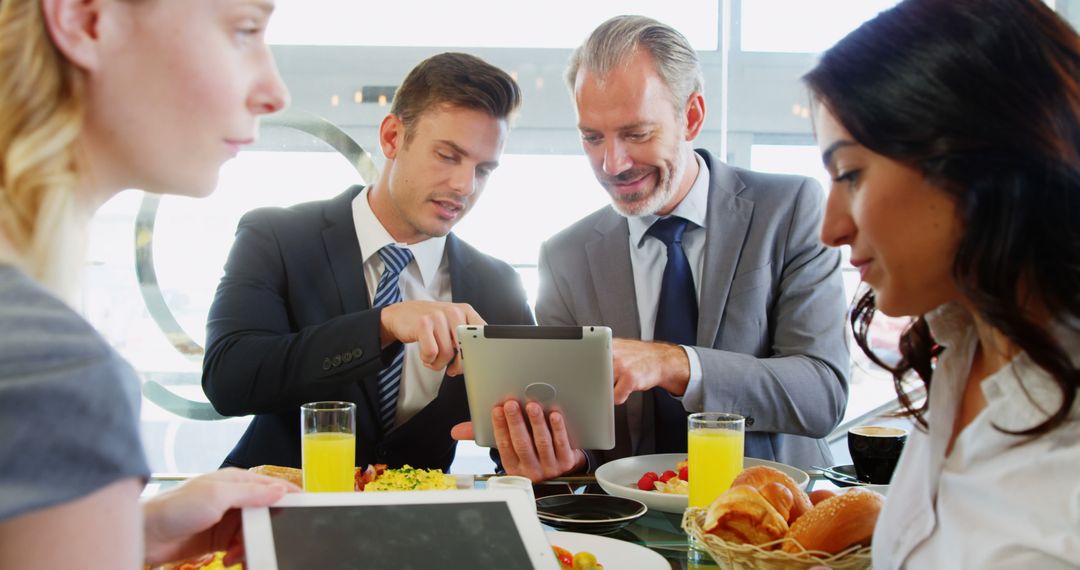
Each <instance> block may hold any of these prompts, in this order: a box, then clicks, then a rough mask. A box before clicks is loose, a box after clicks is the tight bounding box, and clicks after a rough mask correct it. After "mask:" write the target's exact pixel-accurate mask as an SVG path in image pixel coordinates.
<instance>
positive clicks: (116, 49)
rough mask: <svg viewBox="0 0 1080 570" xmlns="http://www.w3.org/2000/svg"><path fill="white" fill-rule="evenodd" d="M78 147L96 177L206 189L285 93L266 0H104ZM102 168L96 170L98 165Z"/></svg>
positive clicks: (171, 189) (154, 187) (197, 191)
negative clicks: (268, 35)
mask: <svg viewBox="0 0 1080 570" xmlns="http://www.w3.org/2000/svg"><path fill="white" fill-rule="evenodd" d="M103 4H104V5H105V7H104V8H102V13H101V15H100V18H99V19H100V24H99V27H98V28H99V29H98V33H99V37H100V54H99V59H98V61H99V65H98V67H97V68H96V69H94V70H91V71H90V72H88V74H87V115H86V117H87V118H86V127H85V129H84V136H83V139H84V143H85V144H84V145H83V146H84V147H85V149H86V151H87V152H88V153H89V154H90V160H89V162H90V164H91V165H92V171H93V174H95V175H100V176H102V177H105V178H106V180H103V181H102V182H105V183H107V184H108V183H113V184H116V185H119V187H120V188H127V187H134V188H141V189H145V190H149V191H152V192H158V193H172V194H183V195H189V196H203V195H206V194H208V193H209V192H211V191H212V190H213V189H214V187H215V186H216V185H217V176H218V169H219V168H220V167H221V165H222V163H224V162H225V161H226V160H228V159H229V158H231V157H233V156H234V155H235V154H236V153H237V152H238V151H239V149H240V148H241V147H242V146H243V145H245V144H249V143H251V142H253V140H254V137H255V135H256V131H257V129H258V122H257V117H258V116H259V115H261V114H264V113H269V112H273V111H277V110H279V109H281V108H282V107H283V106H284V105H285V104H286V102H287V100H288V93H287V91H286V89H285V86H284V84H283V83H282V81H281V78H280V76H279V75H278V72H277V68H276V66H275V64H274V60H273V57H272V55H271V53H270V49H269V47H268V46H267V45H266V43H265V41H264V31H265V29H266V25H267V22H268V20H269V18H270V13H271V11H272V10H273V8H274V3H273V0H149V1H141V2H124V1H116V0H111V1H110V0H106V1H105V2H104V3H103ZM99 170H100V171H101V172H100V173H99V172H98V171H99Z"/></svg>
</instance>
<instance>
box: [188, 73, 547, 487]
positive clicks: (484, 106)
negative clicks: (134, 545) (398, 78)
mask: <svg viewBox="0 0 1080 570" xmlns="http://www.w3.org/2000/svg"><path fill="white" fill-rule="evenodd" d="M520 101H521V92H520V90H519V88H518V86H517V84H516V83H515V82H514V80H513V79H512V78H511V77H510V76H509V75H508V74H506V73H505V72H503V71H502V70H500V69H498V68H496V67H494V66H492V65H490V64H488V63H486V62H484V61H482V60H480V59H478V58H475V57H473V56H469V55H465V54H458V53H444V54H440V55H436V56H433V57H431V58H429V59H427V60H425V61H423V62H421V63H420V64H419V65H418V66H417V67H416V68H414V69H413V70H412V71H411V72H410V73H409V75H408V76H407V77H406V78H405V80H404V82H403V83H402V85H401V87H400V88H399V89H398V91H397V93H396V94H395V97H394V100H393V104H392V106H391V109H390V114H389V115H387V116H386V118H385V119H384V120H383V122H382V124H381V125H380V128H379V145H380V147H381V148H382V151H383V154H384V155H385V156H386V164H385V166H384V168H383V170H382V172H381V174H380V176H379V179H378V181H377V182H375V184H373V185H371V186H368V187H366V188H363V187H359V186H355V187H352V188H349V189H348V190H346V191H345V192H344V193H343V194H341V195H339V196H337V197H335V198H332V199H329V200H324V201H318V202H310V203H306V204H299V205H297V206H293V207H291V208H284V209H282V208H266V209H259V210H255V211H253V212H250V213H248V214H247V215H245V216H244V218H243V219H242V220H241V221H240V224H239V227H238V229H237V233H236V241H235V244H234V245H233V248H232V251H231V252H230V255H229V259H228V261H227V263H226V266H225V275H224V277H223V278H222V280H221V283H220V285H219V286H218V290H217V293H216V295H215V297H214V302H213V305H212V306H211V308H210V315H209V318H208V319H207V350H206V358H205V360H204V364H203V389H204V390H205V391H206V394H207V397H208V398H209V399H210V402H211V403H212V404H213V405H214V407H215V408H216V409H217V410H218V411H219V412H220V413H222V414H225V415H246V414H255V418H254V419H253V420H252V422H251V425H250V426H249V427H248V429H247V432H246V433H245V434H244V435H243V437H242V438H241V439H240V441H239V442H238V443H237V445H236V447H235V448H234V449H233V450H232V452H231V453H230V454H229V456H228V457H227V458H226V460H225V464H226V465H233V466H238V467H252V466H255V465H260V464H275V465H284V466H292V467H299V466H300V463H301V454H300V422H299V416H300V405H301V404H303V403H306V402H311V401H322V400H340V401H348V402H354V403H355V404H356V407H357V428H356V432H357V433H356V436H357V437H356V463H357V465H366V464H368V463H386V464H389V465H390V466H391V467H400V466H401V465H403V464H406V463H408V464H410V465H412V466H414V467H425V468H441V469H444V470H445V469H448V468H449V466H450V463H451V462H452V461H453V459H454V452H455V448H456V442H455V441H454V440H452V439H451V438H450V434H449V432H450V428H451V427H452V426H453V425H454V424H456V423H458V422H461V421H464V420H466V419H468V415H469V414H468V405H467V400H466V395H465V386H464V382H463V381H462V379H461V378H454V377H453V376H455V375H458V374H460V365H459V362H458V361H457V359H456V334H455V329H456V327H457V325H459V324H483V323H485V322H488V323H498V324H532V323H533V317H532V313H531V311H530V309H529V307H528V305H527V303H526V298H525V293H524V291H523V289H522V287H521V283H520V280H519V278H518V276H517V273H516V272H515V271H514V270H513V268H511V267H510V266H509V265H507V264H506V263H504V262H502V261H499V260H496V259H494V258H492V257H489V256H487V255H484V254H482V253H480V252H478V251H477V250H475V249H473V248H472V247H471V246H469V245H468V244H466V243H465V242H463V241H462V240H460V239H458V238H457V237H456V236H455V235H454V234H452V233H450V230H451V229H452V228H453V227H454V225H455V224H456V223H457V222H459V221H460V220H461V219H462V217H463V216H464V215H465V214H466V213H467V212H468V211H469V210H470V209H471V208H472V206H473V205H474V204H475V203H476V200H477V199H478V198H479V196H480V194H481V192H482V191H483V189H484V185H485V183H486V182H487V179H488V176H489V175H490V173H491V172H492V171H493V170H494V169H495V167H496V166H498V160H499V157H500V156H501V154H502V151H503V147H504V144H505V142H506V137H507V133H508V131H509V125H508V120H509V116H510V115H511V113H513V112H514V111H515V109H516V108H517V107H518V106H519V104H520Z"/></svg>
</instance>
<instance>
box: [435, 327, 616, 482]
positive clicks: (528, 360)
mask: <svg viewBox="0 0 1080 570" xmlns="http://www.w3.org/2000/svg"><path fill="white" fill-rule="evenodd" d="M457 332H458V343H459V345H460V348H461V352H460V358H461V360H462V364H463V366H464V371H465V383H466V388H467V390H468V394H469V410H470V412H471V415H472V417H473V418H477V420H476V421H475V422H466V423H463V424H459V425H457V426H455V427H454V429H453V430H452V431H451V435H452V436H453V437H454V438H455V439H459V440H461V439H475V440H476V441H477V443H478V444H479V445H484V446H488V447H491V446H495V447H497V448H498V450H499V454H500V456H501V458H502V462H503V467H504V468H505V469H506V472H507V473H511V474H514V475H523V476H525V477H528V478H530V479H532V480H533V481H542V480H545V479H550V478H553V477H557V476H560V475H563V474H566V473H572V472H575V471H580V470H582V469H583V468H585V467H586V458H585V453H584V452H583V451H582V450H581V448H590V449H611V448H612V447H613V446H614V445H615V419H614V400H613V373H612V357H611V330H610V329H609V328H607V327H593V326H586V327H543V326H541V327H523V326H491V325H488V326H461V327H458V331H457ZM487 417H490V423H488V422H487V421H485V420H482V419H479V418H487Z"/></svg>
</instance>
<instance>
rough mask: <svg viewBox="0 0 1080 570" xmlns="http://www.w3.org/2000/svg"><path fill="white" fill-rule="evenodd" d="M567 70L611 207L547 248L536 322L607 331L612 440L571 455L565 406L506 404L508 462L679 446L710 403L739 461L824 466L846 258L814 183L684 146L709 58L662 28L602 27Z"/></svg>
mask: <svg viewBox="0 0 1080 570" xmlns="http://www.w3.org/2000/svg"><path fill="white" fill-rule="evenodd" d="M566 79H567V83H568V84H569V87H570V90H571V93H572V96H573V98H574V103H575V105H576V108H577V117H578V130H579V131H580V132H581V140H582V146H583V148H584V150H585V154H586V155H587V157H588V159H589V162H590V164H591V165H592V168H593V171H594V173H595V175H596V178H597V180H598V181H599V182H600V185H601V186H602V187H603V188H604V189H605V190H606V191H607V192H608V194H609V195H610V197H611V202H612V203H611V206H610V207H604V208H602V209H601V210H599V211H597V212H594V213H592V214H590V215H589V216H587V217H585V218H584V219H582V220H580V221H578V222H576V223H575V224H573V225H572V226H570V227H569V228H567V229H565V230H563V231H562V232H560V233H558V234H557V235H555V236H554V237H552V238H551V239H550V240H548V241H547V242H546V243H545V244H544V246H543V248H542V249H541V252H540V291H539V297H538V301H537V305H536V316H537V320H538V322H540V323H541V324H547V325H605V326H609V327H611V328H612V331H613V332H614V334H615V336H616V337H617V338H616V340H615V341H614V365H615V403H616V416H615V422H616V434H617V436H616V447H615V449H613V450H610V451H589V452H586V451H584V450H579V449H573V448H571V447H570V444H569V439H568V437H567V434H566V429H565V426H564V422H563V418H562V417H561V416H560V415H559V414H558V413H552V414H550V415H548V416H547V417H545V416H544V414H543V412H542V410H541V409H540V407H539V406H538V405H537V404H535V403H529V404H527V405H525V406H524V408H523V407H522V406H520V405H519V404H518V403H517V402H508V403H506V404H504V405H503V406H501V407H497V408H495V409H494V410H493V411H492V418H493V421H494V424H495V428H496V432H497V434H498V436H499V437H497V440H498V441H499V452H500V454H501V456H502V460H503V464H504V466H505V467H506V469H507V471H508V472H511V473H518V474H522V475H526V476H528V477H531V478H532V479H534V480H542V479H546V478H550V477H554V476H558V475H561V474H564V473H569V472H574V471H582V470H591V469H592V468H595V467H596V466H598V465H600V464H602V463H603V462H605V461H609V460H612V459H616V458H620V457H627V456H631V455H643V454H650V453H668V452H670V453H677V452H680V453H681V452H685V451H686V446H687V431H686V419H687V414H688V413H689V412H697V411H706V410H707V411H722V412H733V413H736V414H739V415H742V416H744V417H745V418H746V442H745V453H746V455H747V456H749V457H758V458H763V459H770V460H775V461H780V462H783V463H788V464H791V465H796V466H800V467H808V466H810V465H829V464H830V463H831V455H830V453H829V449H828V446H827V445H826V443H825V441H824V440H823V439H822V438H823V437H825V436H826V435H827V434H828V433H829V432H830V431H831V430H833V429H834V428H835V427H836V426H837V425H838V424H839V422H840V420H841V418H842V417H843V414H844V409H845V407H846V405H847V392H848V386H847V373H848V366H849V360H848V358H849V354H848V348H847V342H846V340H845V336H844V331H843V320H844V313H845V309H844V304H845V302H844V293H843V283H842V281H841V276H840V255H839V253H838V252H837V251H835V250H829V249H827V248H825V247H824V246H823V245H822V244H821V242H820V241H819V240H818V238H817V229H818V224H819V221H820V219H821V213H822V206H823V202H824V193H823V192H822V190H821V187H820V186H819V185H818V184H817V183H816V182H815V181H814V180H812V179H809V178H804V177H799V176H787V175H776V174H762V173H758V172H751V171H748V170H744V169H741V168H735V167H731V166H728V165H726V164H724V163H723V162H721V161H720V160H719V159H718V158H716V157H715V156H713V155H712V154H711V153H710V152H709V151H707V150H704V149H697V150H695V149H694V148H693V146H692V143H693V141H694V139H695V138H696V137H697V136H698V134H699V133H700V132H701V130H702V127H703V125H704V123H705V98H704V95H703V92H704V81H703V74H702V71H701V66H700V63H699V61H698V57H697V54H696V53H695V52H694V50H693V48H692V47H691V46H690V44H689V42H688V41H687V40H686V38H685V37H683V36H682V34H680V33H679V32H678V31H676V30H674V29H672V28H671V27H669V26H666V25H664V24H662V23H660V22H657V21H655V20H652V19H650V18H645V17H642V16H618V17H615V18H612V19H610V20H608V21H607V22H604V23H603V24H601V25H600V26H599V27H598V28H597V29H596V30H594V31H593V33H592V34H591V35H590V36H589V38H588V39H587V40H586V41H585V43H584V45H582V46H581V47H579V48H578V49H577V50H576V51H575V52H574V53H573V56H572V57H571V59H570V64H569V68H568V70H567V75H566Z"/></svg>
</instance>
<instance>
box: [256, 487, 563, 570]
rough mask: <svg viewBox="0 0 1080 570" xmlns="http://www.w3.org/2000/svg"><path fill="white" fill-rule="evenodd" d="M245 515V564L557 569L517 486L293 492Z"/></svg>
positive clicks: (307, 568) (287, 568)
mask: <svg viewBox="0 0 1080 570" xmlns="http://www.w3.org/2000/svg"><path fill="white" fill-rule="evenodd" d="M242 516H243V521H244V551H245V556H246V559H247V560H246V564H247V568H248V570H315V569H331V568H387V569H389V568H501V569H510V568H522V569H531V568H541V569H550V570H557V569H558V568H559V563H558V561H557V560H556V559H555V555H554V554H553V553H552V550H551V546H550V545H549V544H548V541H547V538H546V537H545V535H544V530H543V527H541V526H540V521H539V519H537V518H536V512H535V511H534V507H533V505H530V504H529V500H528V496H527V495H526V494H525V493H521V492H519V491H517V490H506V491H474V490H467V491H403V492H361V493H293V494H289V495H286V496H285V497H284V498H282V499H281V500H280V501H278V502H277V503H276V504H274V505H273V506H272V507H263V508H246V509H244V510H243V515H242Z"/></svg>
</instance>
